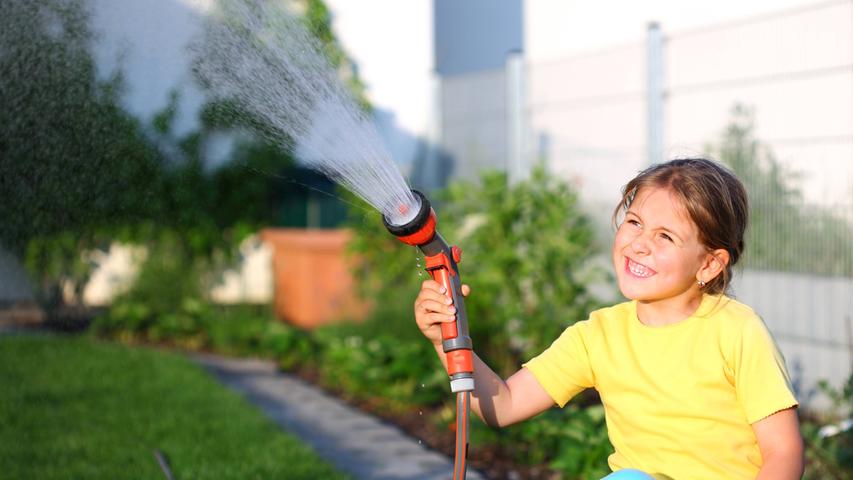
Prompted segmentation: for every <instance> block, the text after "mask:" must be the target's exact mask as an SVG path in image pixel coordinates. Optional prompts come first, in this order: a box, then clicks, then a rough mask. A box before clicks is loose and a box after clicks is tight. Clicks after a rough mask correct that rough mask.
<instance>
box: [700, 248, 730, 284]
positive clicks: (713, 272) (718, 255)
mask: <svg viewBox="0 0 853 480" xmlns="http://www.w3.org/2000/svg"><path fill="white" fill-rule="evenodd" d="M730 258H731V257H730V256H729V252H728V250H726V249H725V248H718V249H716V250H711V251H710V252H708V254H707V255H706V256H705V261H704V262H703V263H702V266H701V267H700V268H699V271H698V272H696V280H697V281H701V282H704V283H710V282H711V280H713V279H715V278H717V275H719V274H720V273H721V272H722V271H723V270H725V269H726V266H728V264H729V260H730Z"/></svg>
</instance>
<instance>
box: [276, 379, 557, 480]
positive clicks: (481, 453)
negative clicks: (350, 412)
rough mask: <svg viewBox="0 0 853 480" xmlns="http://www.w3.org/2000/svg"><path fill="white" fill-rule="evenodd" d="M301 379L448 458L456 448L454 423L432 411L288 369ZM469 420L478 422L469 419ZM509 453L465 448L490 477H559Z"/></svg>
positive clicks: (508, 479) (500, 479)
mask: <svg viewBox="0 0 853 480" xmlns="http://www.w3.org/2000/svg"><path fill="white" fill-rule="evenodd" d="M290 373H293V374H295V375H297V376H299V377H300V378H301V379H303V380H305V381H307V382H309V383H311V384H313V385H314V386H316V387H318V388H320V389H322V390H323V391H325V392H326V393H328V394H330V395H333V396H335V397H337V398H339V399H341V400H342V401H344V402H346V403H347V404H349V405H351V406H353V407H355V408H358V409H360V410H362V411H364V412H366V413H369V414H371V415H373V416H374V417H378V418H381V419H382V420H384V421H386V422H388V423H390V424H392V425H395V426H397V427H398V428H399V429H401V430H402V431H404V432H406V433H407V434H409V435H410V436H412V437H415V438H417V439H419V440H421V441H423V443H424V444H425V445H427V446H428V447H429V448H432V449H433V450H435V451H438V452H440V453H442V454H444V455H445V456H447V457H450V458H451V459H452V458H453V456H454V452H455V449H456V435H455V427H456V425H455V424H451V425H447V426H446V427H441V426H437V425H435V424H434V423H433V422H432V421H430V419H431V418H434V417H435V413H436V411H435V410H430V409H428V408H418V409H417V411H414V410H413V411H410V412H400V411H395V410H393V409H389V408H387V405H384V404H383V403H382V402H381V401H371V400H358V399H354V398H352V397H351V396H348V395H347V394H346V392H343V391H340V390H335V389H332V388H329V387H328V386H326V385H324V384H323V383H322V382H320V378H319V375H318V373H317V372H316V371H313V370H310V369H300V370H297V371H293V372H290ZM471 416H472V419H471V421H472V422H476V421H479V420H478V419H475V418H473V417H474V414H473V413H472V414H471ZM512 457H513V455H512V454H511V453H510V452H507V451H505V449H504V448H501V447H500V446H498V445H478V446H477V447H476V448H472V449H469V450H468V465H469V467H470V468H473V469H476V470H478V471H479V472H481V473H483V474H484V475H485V476H486V477H487V478H488V479H490V480H556V479H559V478H561V475H560V473H559V472H557V471H555V470H552V469H550V468H547V467H546V466H540V465H524V464H521V463H519V462H515V461H513V460H512Z"/></svg>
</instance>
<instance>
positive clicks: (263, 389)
mask: <svg viewBox="0 0 853 480" xmlns="http://www.w3.org/2000/svg"><path fill="white" fill-rule="evenodd" d="M192 358H193V359H194V360H195V361H196V362H197V363H199V364H200V365H202V366H203V367H204V368H205V369H207V370H208V371H209V372H211V373H212V374H213V375H214V376H215V377H216V378H218V379H219V380H220V381H221V382H222V383H224V384H225V385H226V386H228V387H230V388H232V389H234V390H236V391H238V392H240V393H241V394H242V395H244V396H245V397H246V398H247V399H248V400H249V401H250V402H252V403H253V404H255V405H256V406H258V407H259V408H261V410H263V411H264V412H265V413H266V414H267V415H268V416H270V417H271V418H272V419H273V420H274V421H275V422H276V423H278V424H279V425H281V426H282V427H283V428H285V429H286V430H288V431H289V432H291V433H293V434H295V435H296V436H298V437H300V438H301V439H302V440H303V441H304V442H306V443H307V444H309V445H311V446H312V447H313V448H314V450H315V451H316V452H317V453H318V454H319V455H320V456H322V457H324V458H326V459H327V460H329V461H330V462H332V463H333V464H335V466H337V467H338V468H339V469H340V470H342V471H345V472H348V473H349V474H351V475H353V476H354V477H355V478H357V479H369V480H433V479H435V480H437V479H443V480H446V479H449V478H452V476H453V459H449V458H447V457H446V456H444V455H442V454H440V453H437V452H435V451H433V450H430V449H428V448H427V447H426V446H425V445H423V444H421V443H420V441H418V440H417V439H414V438H412V437H409V436H408V435H406V434H405V433H403V432H402V431H401V430H400V429H398V428H397V427H395V426H393V425H390V424H388V423H385V422H383V421H381V420H379V419H376V418H375V417H372V416H370V415H367V414H365V413H363V412H361V411H359V410H357V409H354V408H353V407H350V406H348V405H346V404H345V403H343V402H342V401H340V400H338V399H337V398H334V397H332V396H330V395H328V394H326V393H325V392H323V391H321V390H319V389H317V388H316V387H314V386H312V385H310V384H308V383H306V382H304V381H302V380H301V379H299V378H297V377H295V376H293V375H289V374H286V373H282V372H279V371H277V370H276V368H275V366H274V365H273V364H272V363H271V362H265V361H261V360H243V359H231V358H223V357H217V356H209V355H196V356H193V357H192ZM467 478H468V479H471V480H483V479H485V477H484V476H483V475H482V474H480V473H479V472H477V471H473V470H472V469H470V468H469V469H468V475H467Z"/></svg>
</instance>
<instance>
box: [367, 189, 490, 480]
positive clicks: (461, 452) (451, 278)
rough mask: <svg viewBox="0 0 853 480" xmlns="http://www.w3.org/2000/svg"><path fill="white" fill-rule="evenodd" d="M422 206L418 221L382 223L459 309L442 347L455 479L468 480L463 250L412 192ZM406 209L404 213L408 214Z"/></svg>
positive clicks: (469, 380) (470, 375) (468, 356)
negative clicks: (419, 256) (419, 258)
mask: <svg viewBox="0 0 853 480" xmlns="http://www.w3.org/2000/svg"><path fill="white" fill-rule="evenodd" d="M412 193H413V194H414V195H415V197H417V198H418V199H419V200H420V202H421V204H420V209H419V210H418V212H417V214H416V215H415V218H414V219H412V220H411V221H409V222H408V223H406V224H404V225H394V224H392V223H391V222H389V221H388V218H387V217H385V216H383V217H382V221H383V223H385V227H386V228H387V229H388V231H389V232H391V233H392V234H394V235H396V236H397V238H399V239H400V241H401V242H403V243H406V244H408V245H414V246H416V247H418V248H419V249H420V250H421V251H422V252H423V253H424V259H425V260H426V271H427V272H428V273H429V275H430V276H431V277H432V278H433V280H435V281H437V282H438V283H440V284H441V285H443V286H444V288H445V289H447V292H448V293H449V294H450V298H451V300H452V301H453V305H454V306H456V321H454V322H449V323H442V324H441V347H442V349H443V350H444V355H445V357H446V358H447V374H448V375H450V390H451V391H453V392H454V393H456V455H455V459H454V462H453V478H454V480H461V479H464V478H465V472H466V470H467V466H466V459H467V457H468V415H469V412H470V410H471V392H472V391H473V390H474V352H473V350H472V346H471V337H469V336H468V316H467V314H466V313H465V302H464V301H463V299H462V280H461V279H460V278H459V268H458V267H457V265H456V264H457V263H459V262H460V261H462V250H461V249H460V248H459V247H457V246H453V247H450V246H448V245H447V242H445V241H444V239H443V238H441V235H439V234H438V231H436V229H435V224H436V219H435V211H433V209H432V207H431V206H430V204H429V200H427V198H426V196H424V194H422V193H421V192H419V191H417V190H412ZM406 210H407V207H406V206H405V205H402V206H401V207H400V212H401V213H404V212H406Z"/></svg>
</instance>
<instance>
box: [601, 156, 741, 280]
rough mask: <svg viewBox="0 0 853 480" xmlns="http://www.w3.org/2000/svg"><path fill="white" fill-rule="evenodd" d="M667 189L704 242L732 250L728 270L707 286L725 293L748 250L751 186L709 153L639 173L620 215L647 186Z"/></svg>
mask: <svg viewBox="0 0 853 480" xmlns="http://www.w3.org/2000/svg"><path fill="white" fill-rule="evenodd" d="M648 187H652V188H665V189H668V190H670V191H671V192H672V193H673V194H674V195H675V196H676V198H678V199H679V200H680V201H681V204H682V205H683V206H684V209H685V210H686V211H687V213H688V215H689V216H690V219H691V220H692V221H693V223H694V224H696V227H697V229H698V230H699V241H700V242H701V243H702V245H704V246H705V247H706V248H708V249H709V250H716V249H719V248H723V249H725V250H726V251H727V252H729V257H730V259H729V263H728V264H727V265H726V267H725V268H724V269H723V271H722V273H721V274H720V275H718V276H717V277H715V278H714V279H713V280H711V281H710V282H708V283H707V284H706V285H705V286H704V287H702V291H704V292H707V293H711V294H720V293H725V292H726V290H727V289H728V287H729V283H730V281H731V278H732V267H733V266H734V265H735V264H736V263H737V261H738V259H740V257H741V256H742V255H743V251H744V241H743V238H744V232H745V231H746V225H747V222H748V217H749V214H748V201H747V198H746V189H745V188H744V186H743V184H742V183H741V182H740V180H738V179H737V177H735V175H734V174H733V173H732V172H731V171H729V169H727V168H726V167H724V166H722V165H721V164H719V163H717V162H714V161H711V160H707V159H704V158H685V159H679V160H672V161H669V162H666V163H661V164H657V165H653V166H651V167H649V168H647V169H645V170H643V171H642V172H640V173H639V174H638V175H637V176H636V177H634V178H633V179H632V180H631V181H630V182H628V184H627V185H625V188H624V189H623V190H622V200H621V201H620V202H619V204H618V205H617V206H616V209H615V210H614V211H613V224H614V225H616V223H617V217H618V216H619V214H620V213H624V212H626V211H627V210H628V208H629V207H630V206H631V202H633V200H634V198H635V197H636V196H637V193H638V192H639V191H640V190H641V189H644V188H648Z"/></svg>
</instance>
